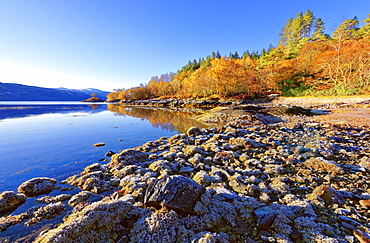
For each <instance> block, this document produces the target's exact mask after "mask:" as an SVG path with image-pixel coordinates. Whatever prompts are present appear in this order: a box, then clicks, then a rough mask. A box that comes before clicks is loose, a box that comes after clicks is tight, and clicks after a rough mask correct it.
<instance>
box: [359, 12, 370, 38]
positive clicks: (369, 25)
mask: <svg viewBox="0 0 370 243" xmlns="http://www.w3.org/2000/svg"><path fill="white" fill-rule="evenodd" d="M363 23H364V25H363V26H362V27H361V29H359V31H358V34H359V37H361V38H362V37H365V36H370V14H368V16H367V18H366V19H365V20H364V21H363Z"/></svg>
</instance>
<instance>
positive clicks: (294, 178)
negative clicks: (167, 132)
mask: <svg viewBox="0 0 370 243" xmlns="http://www.w3.org/2000/svg"><path fill="white" fill-rule="evenodd" d="M357 103H358V102H357ZM302 106H303V107H297V106H293V105H289V106H279V105H277V106H275V107H274V108H271V107H270V108H269V107H268V106H263V107H261V106H260V105H250V104H249V105H244V106H243V105H242V104H238V106H237V107H229V108H217V109H214V110H211V111H210V112H208V113H206V114H205V115H202V116H199V117H197V118H196V119H198V120H200V121H202V122H206V123H212V124H222V125H220V126H218V127H217V128H214V127H209V128H203V129H200V128H197V127H191V128H189V129H188V130H187V131H186V133H184V134H177V135H174V136H173V137H170V138H165V137H162V138H160V139H158V140H156V141H149V142H147V143H145V144H143V145H142V146H139V147H136V148H131V149H125V150H122V151H120V152H119V153H113V152H110V153H107V156H109V157H110V160H109V162H108V163H106V164H100V163H95V164H92V165H90V166H88V167H86V168H85V170H84V171H83V172H81V174H79V175H75V176H72V177H70V178H68V179H66V180H65V181H63V183H64V184H65V185H68V187H69V186H73V187H78V188H79V189H80V190H81V192H79V193H78V194H75V195H69V194H64V193H63V194H60V195H57V196H54V197H50V196H44V197H41V198H38V199H37V200H39V203H40V206H38V207H36V208H31V209H30V210H28V211H26V212H24V213H22V214H18V215H9V213H10V212H12V211H13V210H14V209H15V208H17V206H18V205H19V204H22V202H24V200H25V198H26V197H30V196H36V195H43V194H47V193H49V192H50V191H51V190H54V189H56V188H55V187H56V181H55V180H54V179H52V178H35V179H32V180H30V181H27V182H25V183H23V184H22V185H21V186H20V187H19V188H18V193H15V192H3V193H1V194H0V205H1V211H0V213H2V214H3V215H4V216H3V217H2V218H0V231H3V230H6V229H7V228H9V227H11V226H12V225H15V224H19V223H23V222H25V225H26V226H27V225H32V224H35V223H37V222H40V221H43V220H45V219H51V218H53V217H55V216H56V215H59V214H61V213H62V212H65V211H66V210H67V209H68V208H71V210H69V211H68V212H67V215H66V216H65V217H64V219H63V223H61V224H60V225H55V226H53V227H50V228H48V229H46V230H44V231H42V232H38V234H37V235H35V239H34V242H120V243H123V242H248V243H253V242H343V243H344V242H370V236H369V234H370V223H369V222H370V221H369V219H370V213H369V209H370V178H369V176H370V130H369V127H368V126H351V125H348V124H347V125H332V124H329V123H327V124H324V123H317V122H313V121H311V117H310V116H309V115H312V112H311V111H310V110H308V109H306V108H308V107H312V105H311V106H304V105H302ZM184 107H185V106H184ZM304 107H306V108H304ZM288 114H289V115H288ZM66 188H67V187H66ZM96 195H104V197H100V198H99V199H98V200H96ZM94 196H95V197H94ZM91 198H95V199H94V200H92V199H91Z"/></svg>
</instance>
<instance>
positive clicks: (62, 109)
mask: <svg viewBox="0 0 370 243" xmlns="http://www.w3.org/2000/svg"><path fill="white" fill-rule="evenodd" d="M193 115H194V113H183V112H174V111H167V110H159V109H149V108H137V107H125V106H121V105H119V104H106V103H99V104H97V103H81V102H0V193H1V192H3V191H15V192H17V188H18V186H19V185H20V184H21V183H23V182H24V181H26V180H29V179H32V178H34V177H51V178H55V179H56V180H57V182H58V184H59V185H60V182H61V181H62V180H64V179H66V178H68V177H69V176H72V175H76V174H79V173H81V172H82V171H83V169H84V168H85V167H86V166H88V165H90V164H93V163H102V164H105V163H107V162H109V158H107V157H105V153H106V152H108V151H114V152H119V151H121V150H123V149H126V148H133V147H137V146H140V145H142V144H144V143H145V142H147V141H154V140H157V139H159V138H160V137H171V136H173V135H175V134H177V133H182V132H185V130H186V129H187V128H189V127H191V126H199V127H205V126H204V125H203V124H200V123H198V122H196V121H194V120H193V119H190V116H193ZM96 143H105V144H106V145H105V146H103V147H94V144H96ZM102 159H106V160H107V161H102ZM58 184H57V185H58ZM79 191H80V189H78V188H75V189H74V190H73V191H69V192H67V193H68V194H72V195H73V194H75V193H78V192H79ZM59 194H61V191H58V190H54V191H53V192H51V193H50V194H49V195H50V196H55V195H59ZM43 196H45V195H41V196H39V197H43ZM39 197H38V198H39ZM35 199H36V198H28V199H27V201H26V203H25V204H23V205H22V206H20V207H19V208H18V209H17V210H15V211H14V212H12V215H17V214H20V213H23V212H25V211H26V210H27V209H29V208H30V207H33V206H37V205H38V203H36V202H35ZM68 207H69V206H67V208H68ZM64 216H65V213H63V214H62V215H59V216H57V217H56V218H55V219H52V220H43V221H42V222H40V223H36V224H35V225H32V226H30V227H24V226H23V223H21V224H19V225H16V226H12V227H10V228H9V229H7V230H6V231H4V232H0V242H30V241H31V239H34V237H36V235H38V233H39V232H40V231H42V230H44V229H45V228H43V227H46V226H47V227H51V226H53V225H57V224H59V223H61V222H62V219H63V217H64Z"/></svg>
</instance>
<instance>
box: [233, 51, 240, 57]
mask: <svg viewBox="0 0 370 243" xmlns="http://www.w3.org/2000/svg"><path fill="white" fill-rule="evenodd" d="M234 58H235V59H239V58H240V56H239V53H238V52H237V51H235V53H234Z"/></svg>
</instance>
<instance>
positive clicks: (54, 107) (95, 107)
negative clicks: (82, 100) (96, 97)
mask: <svg viewBox="0 0 370 243" xmlns="http://www.w3.org/2000/svg"><path fill="white" fill-rule="evenodd" d="M104 110H106V105H105V104H102V105H101V104H52V103H50V104H48V103H36V102H32V103H31V102H30V103H23V104H21V103H20V104H18V103H17V102H12V103H10V102H9V103H8V104H6V103H5V104H4V102H2V103H0V120H4V119H9V118H21V117H29V116H34V115H42V114H52V113H60V114H65V113H71V112H86V113H96V112H101V111H104Z"/></svg>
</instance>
